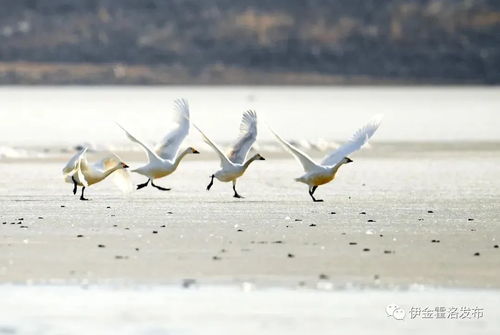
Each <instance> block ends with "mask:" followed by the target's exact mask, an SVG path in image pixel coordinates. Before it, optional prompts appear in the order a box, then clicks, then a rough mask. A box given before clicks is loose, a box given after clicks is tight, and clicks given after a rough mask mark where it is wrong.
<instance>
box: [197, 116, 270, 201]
mask: <svg viewBox="0 0 500 335" xmlns="http://www.w3.org/2000/svg"><path fill="white" fill-rule="evenodd" d="M193 126H194V127H195V128H196V129H198V131H199V132H200V133H201V136H202V137H203V139H204V140H205V142H207V144H208V145H210V146H211V147H212V149H214V151H215V152H216V153H217V155H218V156H219V158H220V166H221V169H220V170H219V171H217V172H215V173H214V174H212V175H211V176H210V178H211V179H210V183H209V184H208V186H207V191H209V190H210V188H211V187H212V185H213V184H214V178H217V179H218V180H219V181H221V182H225V183H226V182H230V181H232V182H233V191H234V195H233V197H235V198H243V197H242V196H241V195H239V194H238V192H237V191H236V179H238V178H239V177H241V176H242V175H243V173H245V171H246V169H247V168H248V166H249V165H250V163H252V162H253V161H255V160H262V161H263V160H265V158H264V157H262V156H261V155H260V154H255V155H254V156H252V157H251V158H249V159H246V158H247V155H248V152H249V151H250V148H251V147H252V145H253V144H254V142H255V140H256V139H257V114H256V113H255V112H254V111H247V112H245V113H244V114H243V117H242V119H241V125H240V135H239V137H238V140H237V142H236V143H235V144H234V146H233V147H232V148H231V151H230V152H229V155H228V156H226V155H225V154H224V153H223V152H222V150H221V149H220V148H219V147H218V146H217V144H215V143H214V142H212V141H211V140H210V139H209V138H208V137H207V136H206V135H205V134H204V133H203V132H202V131H201V129H200V128H198V127H197V126H196V125H194V124H193Z"/></svg>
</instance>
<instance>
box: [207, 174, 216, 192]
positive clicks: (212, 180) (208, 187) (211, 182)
mask: <svg viewBox="0 0 500 335" xmlns="http://www.w3.org/2000/svg"><path fill="white" fill-rule="evenodd" d="M214 177H215V176H214V175H212V176H211V177H210V178H212V179H210V183H209V184H208V186H207V191H210V188H211V187H212V185H213V184H214Z"/></svg>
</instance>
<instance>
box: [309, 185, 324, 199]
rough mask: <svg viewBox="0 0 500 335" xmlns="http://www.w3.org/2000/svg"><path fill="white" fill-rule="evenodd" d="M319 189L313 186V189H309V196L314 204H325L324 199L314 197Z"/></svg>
mask: <svg viewBox="0 0 500 335" xmlns="http://www.w3.org/2000/svg"><path fill="white" fill-rule="evenodd" d="M317 188H318V186H313V187H311V188H309V195H310V196H311V198H312V200H313V201H314V202H323V199H316V198H315V197H314V195H313V194H314V192H315V191H316V189H317Z"/></svg>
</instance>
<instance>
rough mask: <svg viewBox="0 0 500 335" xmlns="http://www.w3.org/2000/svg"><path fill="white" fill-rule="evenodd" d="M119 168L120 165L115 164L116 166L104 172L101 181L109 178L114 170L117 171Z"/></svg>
mask: <svg viewBox="0 0 500 335" xmlns="http://www.w3.org/2000/svg"><path fill="white" fill-rule="evenodd" d="M120 168H121V164H116V166H114V167H112V168H111V169H108V170H106V171H104V173H103V176H102V179H104V178H106V177H107V176H109V175H110V174H112V173H113V172H115V171H116V170H119V169H120Z"/></svg>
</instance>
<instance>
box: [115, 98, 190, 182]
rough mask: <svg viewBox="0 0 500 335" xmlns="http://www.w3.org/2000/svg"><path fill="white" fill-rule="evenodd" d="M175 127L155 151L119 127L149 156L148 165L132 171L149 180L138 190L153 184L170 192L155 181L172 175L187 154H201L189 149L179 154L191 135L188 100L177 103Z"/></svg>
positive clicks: (177, 101)
mask: <svg viewBox="0 0 500 335" xmlns="http://www.w3.org/2000/svg"><path fill="white" fill-rule="evenodd" d="M174 111H175V117H174V122H175V126H174V127H173V128H172V130H170V132H169V133H168V134H167V135H166V136H165V137H164V138H163V140H162V141H161V142H160V143H158V144H157V145H156V147H155V149H154V151H153V150H151V149H150V148H149V147H148V146H147V145H145V144H144V143H142V142H141V141H139V140H138V139H137V138H135V137H134V136H132V135H131V134H130V133H129V132H128V131H127V130H126V129H125V128H123V127H122V126H121V125H118V126H119V127H120V128H122V129H123V131H124V132H125V134H127V137H128V138H129V139H130V140H131V141H132V142H135V143H137V144H139V145H140V146H141V147H142V148H143V149H144V151H145V152H146V154H147V155H148V163H147V164H146V165H144V166H141V167H139V168H137V169H134V170H132V172H136V173H139V174H142V175H143V176H146V177H147V178H148V180H147V181H146V182H145V183H144V184H139V185H137V189H138V190H139V189H141V188H143V187H146V186H148V184H149V182H151V186H153V187H156V188H157V189H159V190H160V191H170V189H169V188H164V187H161V186H158V185H155V184H154V183H153V180H154V179H159V178H163V177H165V176H168V175H169V174H172V173H173V172H174V171H175V170H176V169H177V167H178V166H179V163H180V161H181V160H182V159H183V158H184V156H186V155H187V154H199V152H198V151H197V150H196V149H194V148H191V147H189V148H187V149H185V150H184V151H182V152H180V153H179V146H180V145H181V143H182V141H184V138H185V137H186V136H187V134H188V133H189V124H190V121H189V106H188V103H187V101H186V100H184V99H179V100H176V101H175V109H174Z"/></svg>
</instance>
